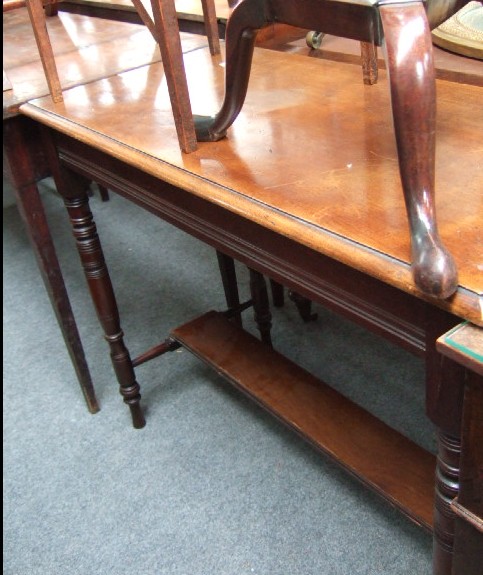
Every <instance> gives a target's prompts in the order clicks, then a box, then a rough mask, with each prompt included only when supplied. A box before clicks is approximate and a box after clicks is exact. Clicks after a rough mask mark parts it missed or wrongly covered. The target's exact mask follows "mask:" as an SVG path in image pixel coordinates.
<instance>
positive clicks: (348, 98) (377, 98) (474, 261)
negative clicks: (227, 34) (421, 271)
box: [21, 49, 483, 324]
mask: <svg viewBox="0 0 483 575" xmlns="http://www.w3.org/2000/svg"><path fill="white" fill-rule="evenodd" d="M185 67H186V70H187V75H188V83H189V87H190V96H191V104H192V109H193V112H194V113H195V114H203V115H206V114H213V113H215V112H216V111H217V110H218V108H219V105H220V102H221V98H222V96H223V94H222V91H223V76H224V68H223V62H222V60H221V59H220V58H216V57H215V58H213V57H211V56H210V55H209V52H208V50H207V49H199V50H195V51H192V52H190V53H189V54H187V55H186V56H185ZM388 92H389V90H388V84H387V81H386V78H385V75H384V73H383V72H381V77H380V79H379V82H378V84H377V85H375V86H365V85H364V84H363V83H362V80H361V73H360V67H358V66H354V65H351V64H341V63H335V62H329V61H323V60H315V59H307V58H304V57H301V56H297V55H292V54H284V53H278V52H273V51H269V50H264V49H256V51H255V57H254V66H253V69H252V76H251V80H250V86H249V89H248V96H247V100H246V103H245V105H244V108H243V111H242V113H241V114H240V116H239V117H238V119H237V120H236V122H235V125H234V126H233V127H232V128H231V129H230V130H229V133H228V138H227V139H225V140H223V141H220V142H216V143H203V144H200V145H199V148H198V150H197V151H196V152H194V153H192V154H189V155H186V154H182V153H181V152H180V150H179V147H178V141H177V138H176V133H175V129H174V122H173V118H172V114H171V110H170V104H169V97H168V93H167V89H166V84H165V78H164V73H163V67H162V64H160V63H156V64H153V65H149V66H144V67H141V68H138V69H135V70H132V71H129V72H126V73H122V74H118V75H114V76H112V77H111V78H105V79H103V80H100V81H98V82H92V83H90V84H87V85H83V86H79V87H77V88H74V89H72V90H68V91H66V92H64V102H63V103H60V104H54V103H53V102H52V101H51V99H50V98H42V99H38V100H35V101H32V102H29V103H28V104H26V105H24V106H22V108H21V111H22V112H23V113H24V114H26V115H27V116H30V117H32V118H34V119H37V120H39V121H40V122H42V123H44V124H46V125H48V126H51V127H53V128H55V129H57V130H59V131H61V132H64V133H66V134H67V135H70V136H73V137H75V138H76V139H78V140H81V141H83V142H85V143H87V144H89V145H91V146H93V147H94V148H98V149H100V150H103V151H105V152H108V153H109V154H111V155H113V156H115V157H117V158H119V159H121V160H122V161H124V162H126V163H128V164H130V165H133V166H136V167H138V168H141V169H143V170H145V171H146V172H148V173H150V174H152V175H155V176H156V177H158V178H159V179H161V180H164V181H167V182H169V183H172V184H174V185H177V186H179V187H181V188H183V189H185V190H188V191H190V192H191V193H193V194H196V195H199V196H202V197H203V198H205V199H208V200H209V201H210V202H213V203H216V204H218V205H220V206H222V207H224V208H225V209H227V210H230V211H233V212H235V213H238V214H240V215H242V216H243V217H244V218H247V219H249V220H252V221H254V222H256V223H259V224H261V225H263V226H265V227H267V228H269V229H271V230H274V231H276V232H277V233H280V234H282V235H284V236H286V237H289V238H291V239H294V240H296V241H297V242H298V243H301V244H302V245H307V246H308V247H310V248H312V249H314V250H316V251H318V252H321V253H323V254H325V255H328V256H329V257H332V258H334V259H336V260H338V261H340V262H342V263H344V264H346V265H349V266H350V267H353V268H355V269H357V270H360V271H362V272H364V273H367V274H369V275H371V276H374V277H376V278H378V279H380V280H382V281H383V282H385V283H388V284H390V285H393V286H395V287H397V288H399V289H401V290H403V291H405V292H407V293H410V294H413V295H415V296H416V297H419V298H422V299H425V300H429V301H432V302H434V304H435V305H437V306H439V307H442V308H444V309H447V310H448V311H450V312H452V313H454V314H455V315H458V316H459V317H461V318H463V319H468V320H470V321H472V322H474V323H477V324H483V238H482V225H481V222H482V221H483V153H482V152H483V148H482V142H481V134H482V133H483V107H482V106H481V98H482V96H483V93H482V90H481V88H480V87H476V86H470V85H463V84H456V83H450V82H447V81H438V84H437V94H438V122H437V158H436V198H437V201H436V206H437V214H438V221H439V228H440V233H441V236H442V239H443V241H444V242H445V244H446V245H447V247H448V248H449V250H450V251H451V252H452V253H453V255H454V257H455V260H456V263H457V266H458V270H459V288H458V290H457V293H456V294H455V295H454V296H453V297H451V298H450V299H449V300H444V301H443V300H433V299H431V298H430V297H429V296H425V295H424V294H422V293H421V292H420V291H419V290H418V289H417V288H416V286H415V285H414V283H413V280H412V276H411V273H410V268H409V262H410V243H409V241H410V240H409V231H408V226H407V219H406V212H405V208H404V201H403V193H402V189H401V184H400V180H399V174H398V162H397V156H396V146H395V141H394V133H393V129H392V117H391V111H390V103H389V93H388ZM320 273H323V271H322V270H321V271H320Z"/></svg>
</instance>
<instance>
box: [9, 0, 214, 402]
mask: <svg viewBox="0 0 483 575" xmlns="http://www.w3.org/2000/svg"><path fill="white" fill-rule="evenodd" d="M19 7H20V6H18V5H15V6H14V8H15V11H9V12H8V13H7V14H5V15H4V66H5V68H6V70H8V74H9V77H10V78H11V80H12V89H11V90H9V91H8V92H4V94H3V120H4V124H3V155H4V175H5V176H6V177H7V179H8V180H9V181H10V182H11V184H12V185H13V188H14V192H15V196H16V202H17V206H18V208H19V211H20V214H21V216H22V219H23V221H24V224H25V227H26V230H27V234H28V237H29V240H30V243H31V245H32V249H33V251H34V253H35V256H36V259H37V262H38V266H39V270H40V273H41V277H42V280H43V282H44V284H45V287H46V289H47V293H48V295H49V298H50V301H51V303H52V308H53V310H54V313H55V316H56V319H57V321H58V323H59V327H60V329H61V332H62V336H63V338H64V341H65V343H66V348H67V350H68V353H69V355H70V358H71V360H72V364H73V367H74V370H75V373H76V375H77V379H78V381H79V385H80V388H81V391H82V393H83V395H84V398H85V401H86V404H87V407H88V409H89V411H90V412H91V413H97V412H98V411H99V404H98V401H97V399H96V396H95V391H94V387H93V382H92V378H91V375H90V372H89V368H88V365H87V361H86V357H85V354H84V350H83V347H82V342H81V340H80V337H79V332H78V329H77V326H76V323H75V319H74V316H73V312H72V308H71V304H70V301H69V297H68V294H67V291H66V289H65V285H64V281H63V277H62V273H61V270H60V266H59V262H58V259H57V254H56V250H55V246H54V243H53V241H52V237H51V235H50V231H49V227H48V223H47V220H46V217H45V214H44V210H43V206H42V201H41V198H40V195H39V191H38V189H37V185H36V183H37V182H38V181H39V180H41V179H43V178H45V177H47V176H49V175H51V168H50V166H49V165H48V161H47V159H46V157H45V153H44V150H43V147H42V140H41V137H40V134H39V130H38V126H37V125H36V124H35V123H33V122H31V121H29V120H28V119H27V118H25V117H22V116H19V115H18V107H19V105H21V104H22V103H23V102H25V101H27V100H28V99H30V98H36V97H40V96H44V95H47V94H48V93H49V87H48V85H47V83H46V78H45V75H44V73H43V68H42V64H41V60H40V55H39V54H38V52H37V51H36V44H35V41H34V37H33V34H32V28H31V23H30V20H29V16H28V14H27V10H25V9H24V10H21V9H18V8H19ZM47 8H48V6H46V9H47ZM52 12H54V11H53V10H52ZM84 23H85V18H83V17H78V16H72V15H66V14H64V15H62V16H61V17H60V18H52V19H51V20H49V34H50V37H51V41H52V43H53V45H54V46H55V52H56V58H57V63H58V68H59V70H60V73H61V78H62V79H63V84H64V87H72V86H73V85H75V84H76V83H82V82H84V81H91V80H93V79H97V78H99V77H102V75H103V74H111V73H116V71H122V70H123V69H124V68H123V66H125V64H124V63H123V57H125V56H126V46H129V47H130V50H131V51H132V52H130V53H129V56H130V57H129V61H130V64H131V65H132V66H133V67H136V66H139V65H142V64H145V63H146V62H151V61H159V59H160V56H159V53H158V51H157V50H156V45H155V43H154V40H153V39H152V38H150V36H149V34H148V33H146V32H145V31H143V30H142V29H139V28H138V27H136V26H128V25H126V24H122V23H121V24H119V23H110V24H109V25H106V23H105V22H100V23H98V22H96V21H93V22H90V26H89V27H86V26H84V25H83V24H84ZM69 26H70V27H72V28H74V29H75V30H76V32H77V33H78V36H77V38H78V40H77V44H75V43H73V42H72V38H71V36H70V35H69V34H67V32H66V29H68V28H69ZM183 42H184V48H185V49H191V48H192V47H195V46H200V45H206V42H205V41H204V40H203V39H202V38H197V39H194V40H193V39H191V38H190V39H187V38H186V36H184V37H183ZM94 44H98V45H100V46H102V53H103V62H102V64H103V66H99V62H94V61H93V60H92V58H91V57H90V52H89V50H88V49H87V50H84V48H85V46H92V45H94ZM71 67H75V68H76V69H78V70H79V72H80V75H79V76H78V77H72V74H69V69H70V68H71ZM100 192H101V197H102V199H103V200H106V199H107V198H108V195H107V189H106V188H104V187H102V186H101V188H100Z"/></svg>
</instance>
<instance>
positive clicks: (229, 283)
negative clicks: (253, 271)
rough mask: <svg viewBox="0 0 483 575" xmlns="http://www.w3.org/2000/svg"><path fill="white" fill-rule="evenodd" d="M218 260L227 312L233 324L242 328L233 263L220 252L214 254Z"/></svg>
mask: <svg viewBox="0 0 483 575" xmlns="http://www.w3.org/2000/svg"><path fill="white" fill-rule="evenodd" d="M216 257H217V258H218V267H219V269H220V275H221V281H222V283H223V289H224V290H225V299H226V303H227V305H228V312H229V314H230V315H231V317H232V320H233V322H234V323H235V324H236V325H237V326H238V327H242V325H243V320H242V314H241V311H240V310H241V307H240V295H239V293H238V281H237V277H236V269H235V262H234V260H233V258H230V257H229V256H227V255H225V254H223V253H222V252H220V251H217V252H216Z"/></svg>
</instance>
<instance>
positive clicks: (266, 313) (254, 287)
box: [249, 268, 272, 347]
mask: <svg viewBox="0 0 483 575" xmlns="http://www.w3.org/2000/svg"><path fill="white" fill-rule="evenodd" d="M249 274H250V293H251V295H252V300H253V309H254V312H255V322H256V324H257V326H258V331H259V332H260V338H261V340H262V341H263V343H265V344H266V345H268V346H270V347H272V337H271V335H270V331H271V329H272V314H271V312H270V304H269V302H268V291H267V284H266V282H265V278H264V277H263V275H262V274H261V273H260V272H257V271H256V270H254V269H252V268H249Z"/></svg>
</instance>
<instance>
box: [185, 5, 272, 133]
mask: <svg viewBox="0 0 483 575" xmlns="http://www.w3.org/2000/svg"><path fill="white" fill-rule="evenodd" d="M263 6H264V2H263V0H244V2H242V3H241V4H239V5H238V6H237V7H236V8H235V9H234V10H233V12H232V14H231V16H230V18H229V20H228V25H227V28H226V35H225V41H226V58H225V61H226V76H225V97H224V101H223V104H222V107H221V109H220V111H219V112H218V113H217V114H216V116H197V115H195V116H194V122H195V131H196V137H197V139H198V141H200V142H216V141H218V140H221V139H222V138H224V137H225V136H226V131H227V130H228V128H229V127H230V126H231V125H232V124H233V122H234V121H235V119H236V117H237V116H238V114H239V112H240V110H241V109H242V106H243V103H244V101H245V97H246V94H247V88H248V80H249V78H250V69H251V65H252V57H253V49H254V47H255V40H256V36H257V33H258V30H259V29H260V28H263V27H266V26H268V23H267V22H266V19H265V18H264V9H263Z"/></svg>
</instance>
